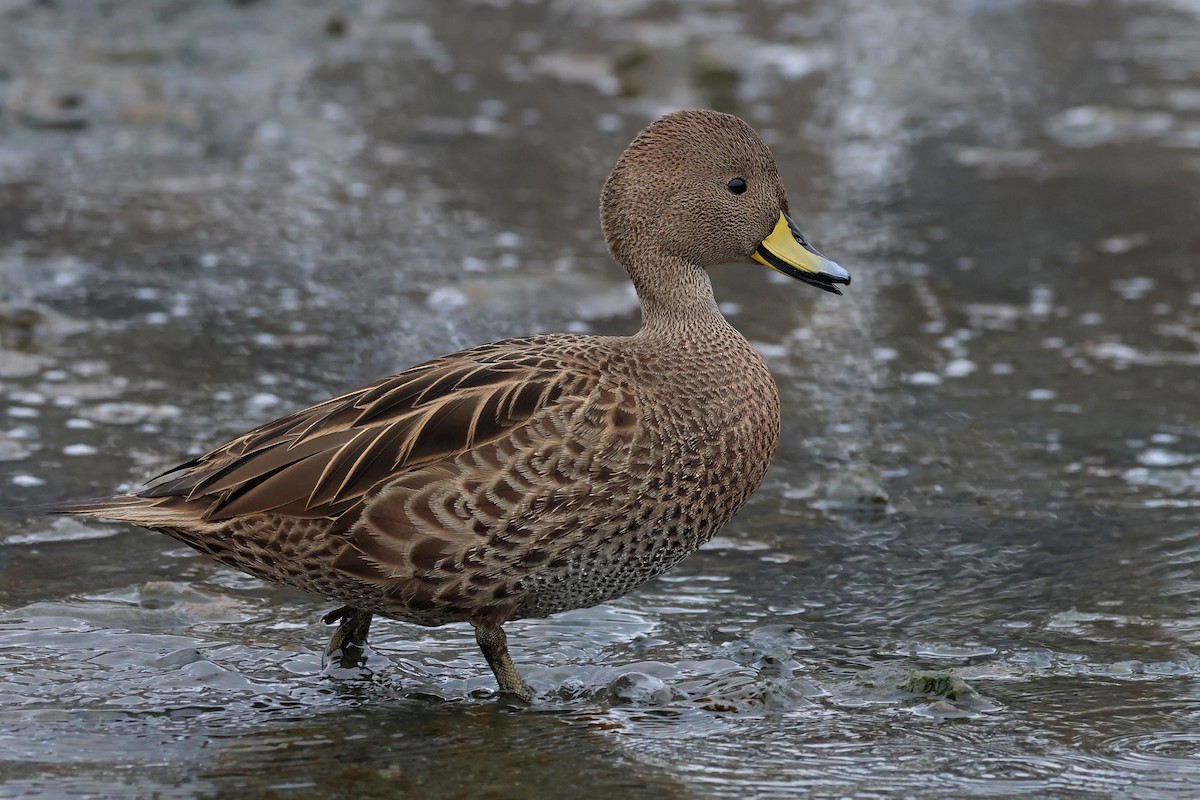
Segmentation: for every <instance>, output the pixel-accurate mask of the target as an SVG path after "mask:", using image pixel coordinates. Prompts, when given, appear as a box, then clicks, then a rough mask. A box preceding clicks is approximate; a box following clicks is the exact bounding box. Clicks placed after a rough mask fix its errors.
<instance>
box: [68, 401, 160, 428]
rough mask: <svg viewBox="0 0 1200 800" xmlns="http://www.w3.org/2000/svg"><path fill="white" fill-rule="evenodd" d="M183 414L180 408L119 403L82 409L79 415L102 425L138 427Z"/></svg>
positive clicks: (101, 404)
mask: <svg viewBox="0 0 1200 800" xmlns="http://www.w3.org/2000/svg"><path fill="white" fill-rule="evenodd" d="M181 413H182V412H181V411H180V409H179V407H178V406H173V405H166V404H164V405H151V404H149V403H133V402H123V401H117V402H111V403H99V404H98V405H94V406H90V407H87V408H81V409H80V410H79V412H78V415H79V416H80V417H82V418H83V419H85V420H91V421H92V422H98V423H100V424H102V425H137V424H139V423H143V422H149V421H154V422H161V421H162V420H165V419H171V418H173V417H177V416H179V415H180V414H181Z"/></svg>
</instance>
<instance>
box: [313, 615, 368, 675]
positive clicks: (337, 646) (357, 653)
mask: <svg viewBox="0 0 1200 800" xmlns="http://www.w3.org/2000/svg"><path fill="white" fill-rule="evenodd" d="M371 616H372V614H371V612H370V611H363V610H362V609H361V608H355V607H354V606H342V607H341V608H338V609H334V610H333V611H330V612H329V613H328V614H326V615H325V616H324V617H322V618H321V621H322V622H324V623H325V624H326V625H332V624H333V623H335V622H338V621H339V620H340V621H341V624H340V625H338V627H337V630H336V631H334V632H333V636H331V637H330V638H329V646H328V647H326V648H325V652H324V654H323V655H322V658H321V666H325V664H327V663H328V662H329V661H334V662H336V663H337V665H338V666H339V667H341V668H342V669H351V668H353V667H357V666H358V665H360V664H362V663H363V650H364V649H365V648H366V646H367V632H368V631H369V630H370V629H371Z"/></svg>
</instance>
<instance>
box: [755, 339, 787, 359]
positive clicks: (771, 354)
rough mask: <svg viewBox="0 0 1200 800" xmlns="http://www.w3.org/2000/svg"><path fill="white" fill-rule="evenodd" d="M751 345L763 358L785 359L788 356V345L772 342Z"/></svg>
mask: <svg viewBox="0 0 1200 800" xmlns="http://www.w3.org/2000/svg"><path fill="white" fill-rule="evenodd" d="M750 344H751V345H753V346H754V349H755V350H757V351H758V353H759V355H761V356H762V357H763V358H784V357H785V356H787V354H788V349H787V345H783V344H773V343H771V342H751V343H750Z"/></svg>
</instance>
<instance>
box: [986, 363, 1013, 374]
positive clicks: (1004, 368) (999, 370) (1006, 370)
mask: <svg viewBox="0 0 1200 800" xmlns="http://www.w3.org/2000/svg"><path fill="white" fill-rule="evenodd" d="M1016 371H1017V370H1016V368H1015V367H1014V366H1013V365H1012V364H1009V363H1008V362H1007V361H997V362H996V363H995V364H992V365H991V366H990V367H988V372H990V373H992V374H993V375H1012V374H1013V373H1014V372H1016Z"/></svg>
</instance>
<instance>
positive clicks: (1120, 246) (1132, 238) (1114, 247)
mask: <svg viewBox="0 0 1200 800" xmlns="http://www.w3.org/2000/svg"><path fill="white" fill-rule="evenodd" d="M1149 241H1150V237H1149V236H1147V235H1146V234H1144V233H1134V234H1130V235H1128V236H1110V237H1108V238H1107V239H1101V240H1100V241H1099V242H1097V243H1096V249H1097V250H1099V251H1100V252H1102V253H1113V254H1115V255H1121V254H1123V253H1128V252H1129V251H1130V250H1133V249H1135V248H1138V247H1141V246H1142V245H1144V244H1146V243H1147V242H1149Z"/></svg>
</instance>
